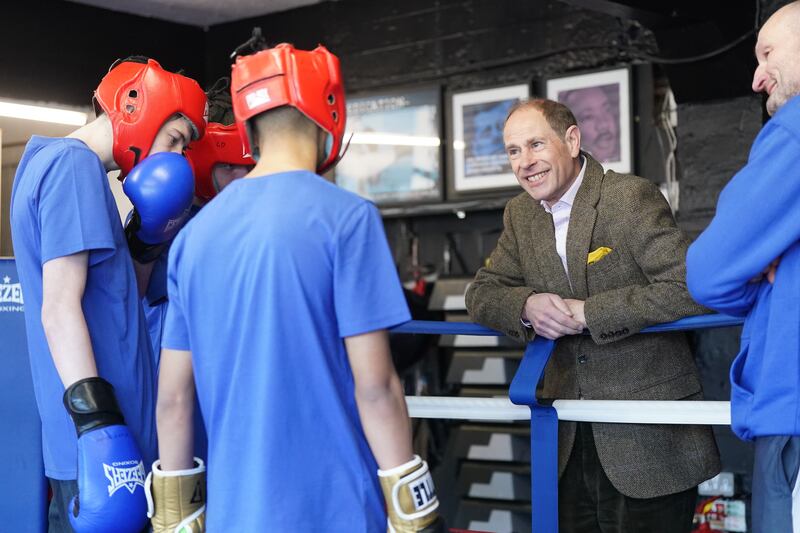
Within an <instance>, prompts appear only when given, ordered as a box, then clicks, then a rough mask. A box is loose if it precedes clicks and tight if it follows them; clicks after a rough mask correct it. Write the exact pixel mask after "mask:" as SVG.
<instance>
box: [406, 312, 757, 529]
mask: <svg viewBox="0 0 800 533" xmlns="http://www.w3.org/2000/svg"><path fill="white" fill-rule="evenodd" d="M741 324H742V319H741V318H736V317H730V316H725V315H703V316H694V317H689V318H684V319H681V320H677V321H675V322H669V323H666V324H658V325H656V326H651V327H648V328H645V329H643V330H642V331H641V332H640V333H660V332H666V331H685V330H694V329H709V328H721V327H728V326H738V325H741ZM391 331H392V332H393V333H418V334H436V335H480V336H502V335H503V334H502V333H500V332H498V331H495V330H493V329H490V328H486V327H483V326H479V325H477V324H471V323H462V322H435V321H424V320H412V321H410V322H407V323H405V324H401V325H399V326H397V327H395V328H392V330H391ZM554 345H555V342H554V341H552V340H549V339H545V338H543V337H536V338H535V339H534V340H533V341H532V342H530V343H528V346H527V348H526V349H525V353H524V354H523V356H522V361H521V362H520V365H519V368H518V369H517V373H516V374H515V375H514V379H513V380H512V382H511V387H510V388H509V393H508V395H509V399H505V398H461V397H434V396H407V397H406V403H407V405H408V409H409V414H410V415H411V416H412V417H414V418H449V419H461V420H484V421H485V420H490V421H509V420H530V425H531V426H530V427H531V525H532V530H533V533H558V421H559V420H571V421H581V422H611V423H627V424H633V423H636V424H710V425H729V424H730V403H729V402H711V401H705V402H704V401H639V400H554V401H553V402H552V403H550V404H548V403H545V402H542V403H540V402H539V400H538V399H537V398H536V386H537V385H538V383H539V380H540V379H541V377H542V375H543V373H544V368H545V366H546V365H547V361H548V360H549V359H550V354H551V353H552V351H553V347H554Z"/></svg>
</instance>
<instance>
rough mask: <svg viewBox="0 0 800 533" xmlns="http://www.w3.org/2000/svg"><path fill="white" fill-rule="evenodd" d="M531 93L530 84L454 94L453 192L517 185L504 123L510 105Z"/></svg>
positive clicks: (452, 124) (451, 148) (459, 192)
mask: <svg viewBox="0 0 800 533" xmlns="http://www.w3.org/2000/svg"><path fill="white" fill-rule="evenodd" d="M529 96H530V86H529V85H528V84H520V85H509V86H504V87H495V88H492V89H481V90H477V91H469V92H462V93H455V94H453V96H452V98H451V105H450V108H451V113H450V114H451V125H450V129H451V130H452V132H451V138H452V144H451V146H450V154H451V156H450V160H451V166H450V168H451V169H452V171H451V175H452V182H451V184H450V186H449V191H450V193H451V194H452V195H454V196H462V195H464V194H468V193H473V192H482V191H487V190H490V189H503V188H508V187H515V186H517V180H516V178H515V177H514V173H513V172H512V171H511V165H510V164H509V162H508V157H507V156H506V152H505V147H504V145H503V123H504V122H505V118H506V115H507V114H508V110H509V109H510V108H511V106H512V105H514V104H515V103H517V102H519V101H520V100H523V99H526V98H528V97H529Z"/></svg>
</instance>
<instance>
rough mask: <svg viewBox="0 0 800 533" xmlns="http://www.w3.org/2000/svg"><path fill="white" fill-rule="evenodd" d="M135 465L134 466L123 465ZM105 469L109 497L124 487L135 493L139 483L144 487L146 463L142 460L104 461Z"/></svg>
mask: <svg viewBox="0 0 800 533" xmlns="http://www.w3.org/2000/svg"><path fill="white" fill-rule="evenodd" d="M122 465H133V466H122ZM103 471H104V473H105V475H106V478H108V481H109V484H108V497H109V498H110V497H111V496H113V495H114V493H115V492H117V491H118V490H119V489H121V488H122V487H125V488H126V489H128V490H129V491H130V493H131V494H133V491H135V490H136V486H137V485H141V487H142V489H144V478H145V476H144V463H142V461H115V462H113V463H111V465H107V464H105V463H103Z"/></svg>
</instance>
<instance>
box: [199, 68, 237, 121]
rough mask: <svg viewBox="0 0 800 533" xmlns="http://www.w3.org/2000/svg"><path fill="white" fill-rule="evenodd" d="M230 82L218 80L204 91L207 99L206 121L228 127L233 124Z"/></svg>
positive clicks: (228, 79) (227, 79) (222, 79)
mask: <svg viewBox="0 0 800 533" xmlns="http://www.w3.org/2000/svg"><path fill="white" fill-rule="evenodd" d="M230 85H231V80H230V78H225V77H223V78H220V79H218V80H217V81H215V82H214V84H213V85H212V86H211V88H210V89H208V90H207V91H206V96H207V97H208V121H209V122H216V123H217V124H222V125H225V126H230V125H231V124H233V123H234V122H235V117H234V115H233V104H232V103H231V91H230Z"/></svg>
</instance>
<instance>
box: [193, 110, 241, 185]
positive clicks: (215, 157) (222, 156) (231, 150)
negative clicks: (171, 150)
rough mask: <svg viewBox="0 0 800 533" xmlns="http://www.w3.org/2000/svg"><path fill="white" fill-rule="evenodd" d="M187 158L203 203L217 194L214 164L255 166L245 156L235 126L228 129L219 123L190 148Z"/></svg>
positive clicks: (229, 126)
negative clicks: (213, 177) (213, 174)
mask: <svg viewBox="0 0 800 533" xmlns="http://www.w3.org/2000/svg"><path fill="white" fill-rule="evenodd" d="M186 158H187V159H188V160H189V163H190V164H191V165H192V171H193V172H194V193H195V195H197V196H198V197H199V198H202V199H204V200H211V199H212V198H213V197H214V196H215V195H216V194H217V192H218V191H217V188H216V186H215V185H214V181H213V179H212V176H211V171H212V170H213V168H214V165H215V164H217V163H227V164H229V165H248V166H252V165H255V164H256V162H255V161H253V158H251V157H250V156H247V155H245V148H244V145H243V143H242V139H241V137H240V136H239V132H238V131H237V129H236V125H235V124H230V125H228V126H225V125H222V124H218V123H216V122H210V123H209V124H208V127H207V128H206V134H205V135H204V136H203V138H202V139H200V140H198V141H194V142H193V143H192V144H191V145H189V150H187V151H186Z"/></svg>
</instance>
